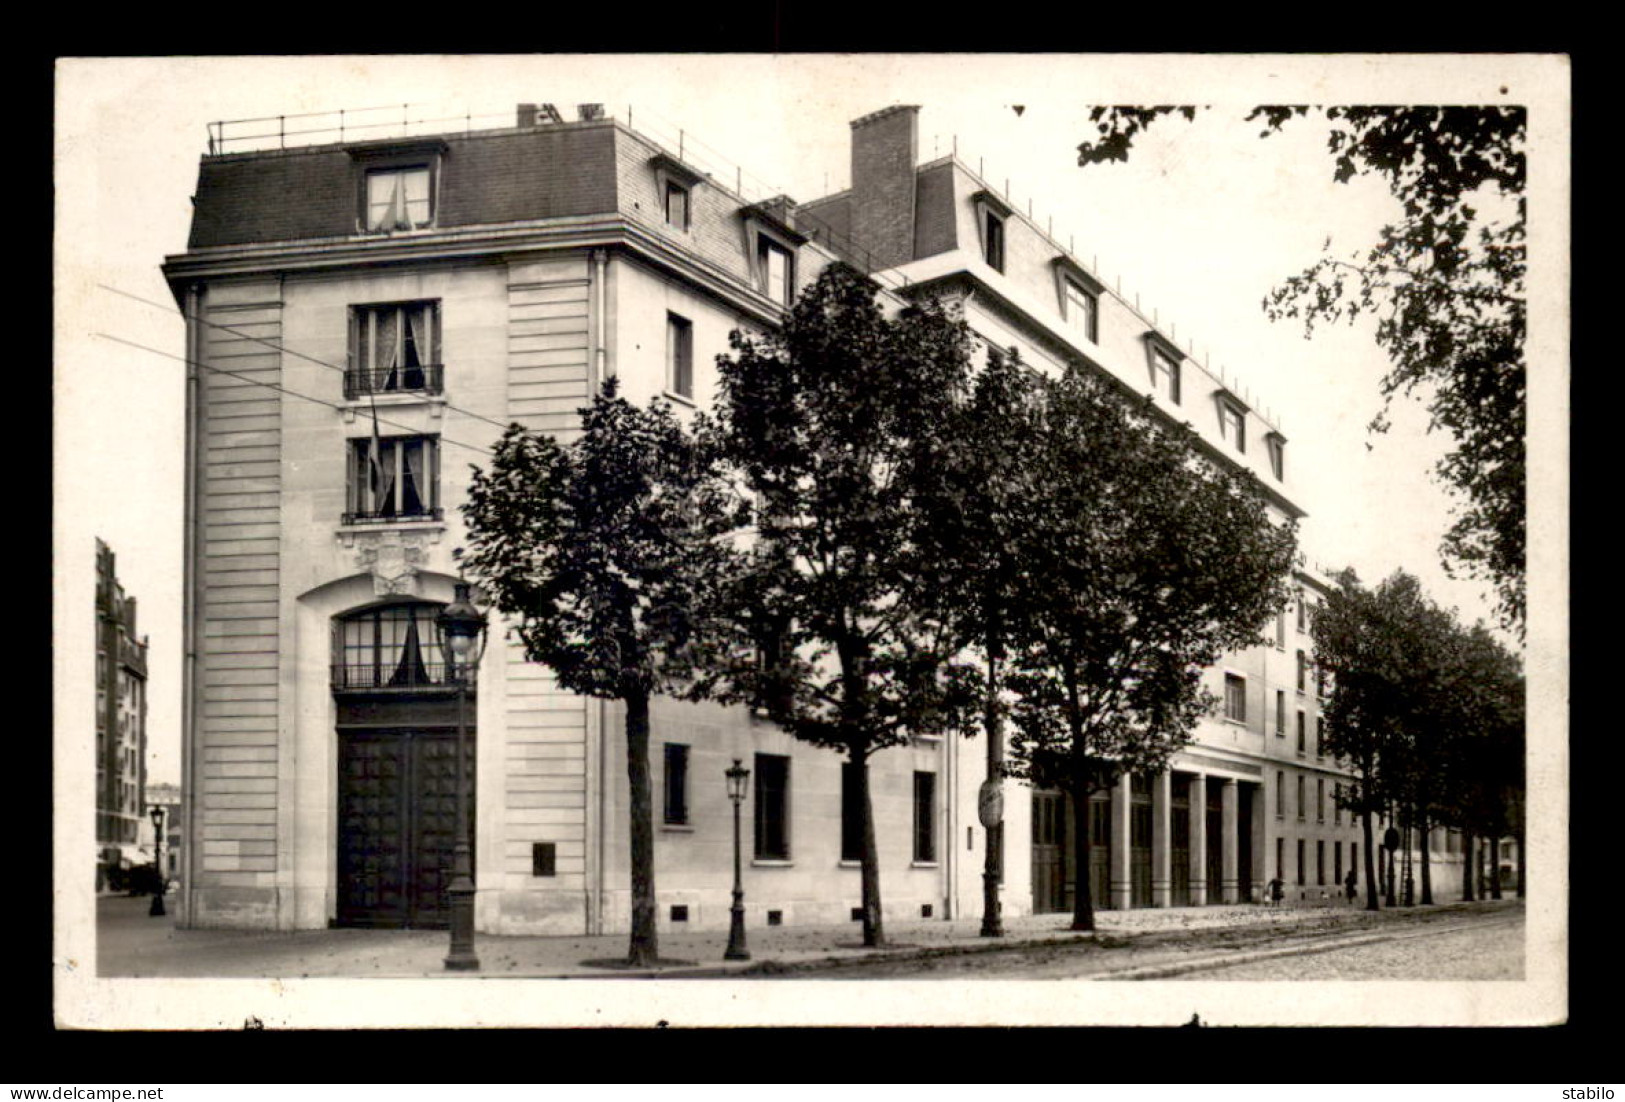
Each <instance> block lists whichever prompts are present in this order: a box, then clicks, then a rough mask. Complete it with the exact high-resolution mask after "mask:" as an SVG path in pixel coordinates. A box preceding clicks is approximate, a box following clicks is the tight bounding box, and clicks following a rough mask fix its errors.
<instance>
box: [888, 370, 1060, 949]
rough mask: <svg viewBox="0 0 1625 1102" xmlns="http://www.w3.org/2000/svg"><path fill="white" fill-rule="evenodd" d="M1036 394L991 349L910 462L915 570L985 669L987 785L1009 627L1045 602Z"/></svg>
mask: <svg viewBox="0 0 1625 1102" xmlns="http://www.w3.org/2000/svg"><path fill="white" fill-rule="evenodd" d="M1042 398H1043V388H1042V387H1041V386H1040V385H1039V383H1038V379H1037V377H1036V375H1035V374H1034V373H1033V371H1032V369H1031V368H1029V367H1027V366H1026V365H1024V364H1023V363H1022V362H1021V359H1020V355H1019V353H1017V352H1016V351H1015V350H1014V349H1011V350H1010V351H1009V352H1008V353H1006V352H1001V351H1000V350H998V349H989V350H988V354H987V362H986V364H985V366H984V367H983V368H982V370H981V371H980V372H979V373H978V374H977V375H976V378H975V383H974V386H973V389H972V393H971V396H970V398H969V400H968V401H966V402H964V403H962V404H960V405H958V406H956V407H955V409H954V410H953V411H952V414H953V415H952V416H951V417H950V420H949V422H948V423H947V424H946V425H945V426H944V428H943V431H942V432H941V433H940V434H939V435H938V437H937V439H936V440H935V441H934V443H935V445H936V446H935V447H922V448H921V449H919V457H918V460H917V461H916V462H915V464H914V465H913V475H914V479H915V482H916V494H915V509H914V510H913V513H914V519H915V522H916V534H915V537H914V540H915V544H916V547H917V548H918V550H919V554H920V567H919V572H920V574H921V576H923V577H930V578H932V579H933V584H932V585H931V586H930V589H929V592H934V593H935V594H936V596H937V597H938V599H939V601H940V616H941V618H942V619H943V621H944V622H946V623H947V624H949V625H950V626H951V627H952V628H953V629H954V631H955V635H956V638H957V639H958V640H959V641H960V642H961V643H962V644H963V645H964V646H965V647H966V648H969V649H970V650H971V651H972V652H973V653H977V654H979V655H980V656H981V659H982V662H983V665H984V667H985V670H986V689H985V693H984V702H983V708H982V713H983V719H982V724H983V728H984V730H985V733H986V736H987V743H986V745H987V780H986V782H984V783H986V784H989V785H993V786H998V785H999V784H1000V783H1001V781H1002V777H1003V773H1004V733H1003V717H1004V712H1005V707H1004V705H1003V703H1002V699H1001V698H1002V692H1003V690H1002V680H1003V664H1004V662H1005V657H1006V639H1007V637H1008V635H1009V630H1010V629H1009V626H1008V625H1009V624H1011V623H1012V622H1016V621H1020V620H1022V619H1024V618H1025V612H1024V611H1023V609H1024V607H1025V606H1026V604H1027V603H1029V602H1031V601H1034V600H1042V599H1043V594H1042V593H1041V592H1040V590H1041V589H1042V585H1041V581H1040V580H1039V579H1036V578H1035V576H1034V573H1033V570H1032V564H1031V562H1030V561H1029V560H1028V557H1027V551H1028V547H1029V544H1028V541H1027V536H1028V528H1029V525H1030V523H1031V506H1030V503H1031V501H1032V500H1033V488H1034V486H1035V478H1036V477H1037V471H1036V466H1037V465H1036V464H1035V463H1034V462H1033V456H1032V455H1031V454H1030V451H1029V447H1030V444H1031V442H1032V440H1033V439H1035V436H1036V428H1037V425H1038V423H1039V422H1038V417H1039V410H1040V403H1041V402H1042ZM1035 582H1038V584H1035ZM999 802H1000V803H1001V804H1002V800H1000V801H999ZM1003 830H1004V824H1003V822H1002V820H1001V821H1000V822H998V823H992V824H989V825H987V827H986V835H985V839H984V840H985V843H986V845H985V851H984V853H983V869H982V889H983V890H982V933H983V934H984V935H985V936H990V937H997V936H1000V935H1002V933H1003V924H1002V922H1001V919H1000V902H999V881H1000V879H1001V876H1002V872H1003V870H1002V856H1001V854H1002V849H1003Z"/></svg>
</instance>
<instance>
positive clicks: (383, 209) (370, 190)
mask: <svg viewBox="0 0 1625 1102" xmlns="http://www.w3.org/2000/svg"><path fill="white" fill-rule="evenodd" d="M433 219H434V211H433V202H432V196H431V194H430V188H429V166H428V165H413V166H411V167H406V168H380V169H374V170H373V171H371V172H369V173H367V210H366V227H367V232H369V233H392V232H394V231H396V230H415V229H420V228H422V227H424V226H427V225H430V224H431V223H432V222H433Z"/></svg>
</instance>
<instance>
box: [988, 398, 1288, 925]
mask: <svg viewBox="0 0 1625 1102" xmlns="http://www.w3.org/2000/svg"><path fill="white" fill-rule="evenodd" d="M1042 385H1043V402H1042V405H1041V408H1040V413H1039V418H1038V424H1037V427H1036V429H1035V435H1034V437H1033V439H1032V440H1031V441H1030V443H1029V445H1028V448H1027V452H1028V458H1029V463H1030V465H1031V468H1032V470H1033V471H1034V472H1035V476H1034V479H1033V482H1032V491H1031V492H1030V493H1029V494H1026V495H1025V499H1024V500H1022V501H1020V502H1019V504H1018V505H1016V506H1013V507H1016V508H1019V511H1020V515H1021V520H1022V523H1021V524H1019V525H1016V526H1014V530H1016V531H1019V532H1020V533H1021V535H1020V537H1019V539H1020V546H1021V552H1022V556H1023V561H1024V563H1025V564H1026V568H1027V569H1028V570H1029V571H1030V577H1031V578H1032V579H1033V582H1034V584H1035V585H1037V586H1038V587H1041V590H1042V592H1043V595H1044V599H1043V600H1042V601H1033V602H1031V603H1029V604H1028V605H1026V606H1024V607H1023V609H1022V616H1021V617H1020V619H1019V622H1015V623H1010V624H1008V625H1007V631H1008V635H1009V646H1010V650H1011V666H1012V671H1011V674H1010V677H1009V685H1010V687H1011V689H1012V690H1013V691H1014V693H1015V696H1016V704H1015V706H1014V720H1015V731H1014V733H1013V736H1012V743H1011V759H1010V763H1009V766H1008V768H1009V770H1010V772H1011V773H1012V774H1013V775H1015V776H1019V777H1023V778H1025V779H1027V780H1028V781H1030V782H1031V783H1033V784H1035V785H1046V786H1056V787H1059V788H1061V789H1063V790H1064V791H1065V792H1066V793H1067V794H1068V796H1069V797H1070V798H1071V803H1072V810H1073V826H1074V837H1075V839H1076V846H1075V850H1074V852H1075V853H1076V854H1077V858H1076V860H1077V862H1078V864H1077V870H1078V874H1077V877H1076V883H1077V890H1076V891H1075V893H1074V897H1073V921H1072V926H1073V929H1078V930H1090V929H1093V928H1094V904H1093V900H1092V899H1091V897H1090V891H1089V878H1088V861H1089V846H1090V839H1089V815H1088V809H1089V797H1090V795H1091V794H1092V793H1095V792H1098V791H1102V790H1104V789H1106V788H1109V787H1110V786H1111V785H1112V784H1113V783H1115V782H1116V781H1117V780H1118V778H1120V777H1122V776H1123V775H1125V774H1130V773H1133V774H1139V775H1142V776H1150V775H1152V774H1155V773H1157V772H1160V771H1161V770H1162V769H1164V768H1166V766H1167V763H1168V760H1169V758H1170V757H1171V756H1172V754H1173V753H1174V752H1175V751H1177V750H1178V749H1179V748H1180V747H1181V746H1183V745H1184V744H1186V743H1187V742H1188V741H1189V740H1190V732H1191V730H1192V729H1193V728H1194V727H1195V725H1196V723H1197V722H1198V720H1199V719H1200V718H1201V716H1202V715H1203V714H1204V713H1206V712H1207V711H1209V710H1210V709H1211V707H1212V705H1213V699H1212V696H1211V694H1209V693H1207V692H1205V691H1204V690H1203V689H1202V686H1201V679H1202V671H1203V669H1204V668H1205V667H1208V666H1210V665H1212V664H1213V663H1214V662H1215V661H1217V660H1218V658H1219V656H1220V655H1221V654H1223V653H1224V652H1226V651H1230V650H1238V649H1241V648H1244V647H1247V646H1251V645H1253V644H1256V643H1260V642H1262V641H1263V639H1262V634H1261V633H1262V629H1263V625H1264V624H1265V623H1266V622H1268V621H1270V620H1273V618H1274V617H1275V615H1276V614H1277V613H1278V612H1280V611H1281V610H1282V609H1284V608H1285V607H1286V603H1287V600H1288V591H1287V577H1288V574H1289V572H1290V570H1291V567H1292V560H1293V556H1294V554H1295V552H1296V525H1295V523H1293V522H1290V521H1288V522H1285V523H1279V524H1278V523H1275V522H1273V521H1272V520H1271V519H1270V516H1269V512H1268V509H1267V507H1266V504H1265V500H1264V496H1263V493H1262V489H1261V487H1260V486H1259V484H1258V481H1257V479H1256V478H1255V477H1254V476H1253V475H1252V474H1251V473H1249V472H1246V471H1242V470H1239V469H1234V468H1229V467H1227V466H1221V465H1220V464H1218V463H1216V462H1214V461H1212V460H1210V459H1208V458H1206V457H1205V455H1204V454H1203V453H1202V452H1201V451H1200V450H1199V448H1198V445H1197V439H1196V435H1195V432H1194V430H1193V429H1191V427H1190V426H1189V425H1188V424H1182V425H1174V424H1170V423H1167V422H1166V421H1164V420H1163V418H1162V415H1161V414H1160V413H1158V412H1157V411H1156V409H1155V406H1154V404H1153V403H1152V401H1151V399H1150V398H1144V399H1136V400H1130V399H1128V398H1125V397H1124V396H1122V395H1121V393H1120V392H1119V391H1118V390H1117V389H1116V388H1115V385H1114V384H1112V383H1109V382H1107V381H1106V380H1104V379H1102V378H1101V377H1100V376H1098V375H1096V374H1094V373H1093V372H1089V371H1086V370H1083V369H1071V370H1068V371H1067V372H1065V373H1064V374H1063V375H1062V376H1061V377H1059V378H1054V379H1045V380H1044V381H1043V384H1042Z"/></svg>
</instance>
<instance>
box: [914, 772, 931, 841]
mask: <svg viewBox="0 0 1625 1102" xmlns="http://www.w3.org/2000/svg"><path fill="white" fill-rule="evenodd" d="M936 859H937V775H936V774H935V773H925V772H918V771H917V772H915V774H914V860H916V861H935V860H936Z"/></svg>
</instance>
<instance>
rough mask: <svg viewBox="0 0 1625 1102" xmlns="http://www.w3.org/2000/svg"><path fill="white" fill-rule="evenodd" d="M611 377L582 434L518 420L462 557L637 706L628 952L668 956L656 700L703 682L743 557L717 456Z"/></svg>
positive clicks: (569, 676)
mask: <svg viewBox="0 0 1625 1102" xmlns="http://www.w3.org/2000/svg"><path fill="white" fill-rule="evenodd" d="M616 391H617V385H616V380H615V379H613V378H611V379H609V380H607V381H606V382H605V384H604V386H603V389H602V391H601V392H600V393H599V394H598V395H597V396H596V397H595V398H594V400H593V403H592V405H591V407H590V408H588V409H585V410H583V411H582V415H583V416H582V432H581V434H580V436H579V437H578V438H577V439H576V440H575V441H574V442H573V443H570V444H567V445H565V444H560V443H559V442H558V441H556V440H555V439H554V438H553V437H551V436H548V435H545V434H539V433H534V432H530V431H527V430H526V429H524V428H523V427H521V426H519V425H512V426H510V427H509V428H508V430H507V431H506V432H505V433H504V434H503V435H502V438H501V439H500V440H499V441H498V443H497V446H496V449H495V452H494V455H493V457H492V459H491V462H490V464H489V466H488V467H487V468H486V469H485V470H480V469H477V468H476V469H475V471H474V474H473V478H472V480H471V482H470V486H469V498H468V502H467V504H466V505H465V506H464V509H463V511H464V516H465V518H466V520H467V522H468V530H469V539H470V543H471V545H472V550H471V553H470V554H469V555H468V556H467V557H466V558H465V559H464V563H465V565H466V567H467V569H468V571H469V572H470V574H472V575H473V576H474V577H475V578H477V579H478V580H479V581H480V582H481V583H482V585H483V586H484V587H485V588H486V589H487V590H488V591H489V592H490V593H491V594H492V595H493V596H494V599H495V603H496V606H497V608H498V609H499V610H500V611H501V612H502V613H504V614H505V615H507V616H509V617H511V618H512V619H513V621H514V624H515V627H514V630H515V631H516V632H517V634H518V636H519V638H520V640H521V642H522V643H523V644H524V648H525V654H526V657H527V658H529V659H530V660H531V661H534V662H541V663H544V664H545V665H547V666H548V667H549V668H550V669H552V671H553V673H554V675H555V676H556V677H557V678H558V682H559V684H560V685H562V686H564V687H565V688H567V689H569V690H571V691H573V692H576V693H581V694H584V695H588V696H594V697H599V698H601V699H606V700H619V701H623V702H624V703H625V705H626V738H627V772H628V779H629V781H630V784H631V806H630V816H631V824H630V825H631V830H630V837H631V875H632V897H633V898H632V931H631V941H630V948H629V953H628V955H629V958H630V959H631V960H632V961H633V962H634V963H649V962H651V961H653V960H655V959H656V958H657V957H658V942H657V935H656V928H655V909H654V907H655V903H654V844H653V837H654V835H653V829H654V828H653V819H652V816H653V810H652V808H653V799H652V795H651V791H650V780H649V765H648V740H649V700H650V698H651V697H652V696H653V695H655V694H656V693H670V694H673V695H681V694H684V693H689V692H692V691H693V690H694V689H695V687H696V685H697V681H696V676H695V675H696V669H695V659H696V656H698V655H699V654H701V653H703V651H704V649H705V642H706V640H707V638H708V637H709V635H710V634H711V633H712V632H713V631H714V630H716V621H715V619H714V615H715V614H714V612H713V611H712V610H713V609H714V607H715V606H716V602H717V595H718V594H719V592H720V591H721V588H722V587H723V585H724V584H725V583H726V580H727V578H728V577H729V575H730V573H731V571H732V562H733V552H732V549H731V547H730V545H729V544H728V543H727V541H726V540H725V539H723V538H722V537H723V536H724V535H725V534H726V533H727V532H728V531H729V530H731V528H732V527H733V526H734V525H735V524H736V523H737V521H738V517H737V513H736V511H735V509H734V508H733V505H732V502H733V498H732V496H731V495H730V493H729V488H728V486H727V485H726V484H725V483H724V482H723V481H721V480H720V479H719V478H718V477H717V474H716V470H715V467H714V464H713V460H712V458H711V457H710V456H709V455H708V454H707V453H706V452H705V451H704V450H703V449H702V448H701V447H699V446H698V444H697V443H696V441H695V440H694V439H693V438H692V437H691V435H690V434H689V433H688V432H687V430H685V428H684V427H683V425H682V424H681V423H680V422H679V421H678V420H677V418H676V416H675V415H674V414H673V413H672V411H671V409H670V407H669V406H667V405H666V404H665V403H663V402H657V403H655V404H654V405H652V406H651V407H650V408H648V409H640V408H638V407H637V406H634V405H633V404H631V403H630V402H628V401H626V400H625V399H624V398H621V397H619V396H618V395H617V393H616Z"/></svg>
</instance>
